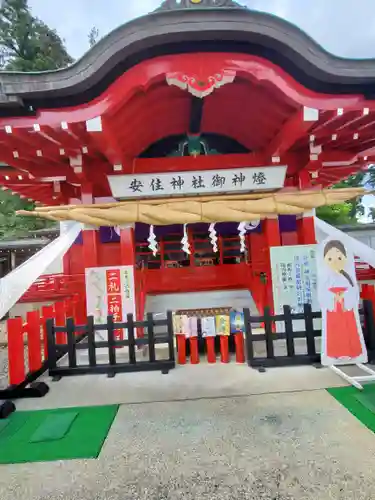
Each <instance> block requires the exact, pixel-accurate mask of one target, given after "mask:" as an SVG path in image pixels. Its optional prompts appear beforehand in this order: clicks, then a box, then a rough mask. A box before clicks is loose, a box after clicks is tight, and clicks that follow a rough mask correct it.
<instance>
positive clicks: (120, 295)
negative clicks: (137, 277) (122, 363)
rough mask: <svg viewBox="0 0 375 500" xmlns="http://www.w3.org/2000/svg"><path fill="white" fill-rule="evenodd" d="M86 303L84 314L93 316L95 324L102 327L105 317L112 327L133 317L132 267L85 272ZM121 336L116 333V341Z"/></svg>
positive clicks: (100, 268) (104, 268)
mask: <svg viewBox="0 0 375 500" xmlns="http://www.w3.org/2000/svg"><path fill="white" fill-rule="evenodd" d="M86 300H87V314H88V316H94V323H95V324H105V323H106V322H107V316H108V315H112V316H113V320H114V321H115V323H116V322H117V323H119V322H126V316H127V314H133V315H134V317H135V291H134V270H133V266H116V267H92V268H88V269H86ZM104 333H105V332H104ZM100 336H101V337H103V335H100ZM122 336H123V335H122V331H121V333H120V332H116V337H118V338H122ZM103 338H104V337H103Z"/></svg>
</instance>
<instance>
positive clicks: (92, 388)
mask: <svg viewBox="0 0 375 500" xmlns="http://www.w3.org/2000/svg"><path fill="white" fill-rule="evenodd" d="M43 379H45V381H46V382H47V383H48V384H49V386H50V393H49V394H47V396H45V397H44V398H41V399H29V400H27V399H25V400H22V401H18V402H17V408H18V409H19V410H34V409H44V408H58V407H68V406H89V405H106V404H121V403H123V404H128V403H145V402H146V403H148V402H158V401H184V400H187V399H200V398H219V397H231V396H243V395H244V396H248V395H253V394H265V393H277V392H290V391H310V390H317V389H323V388H326V387H339V386H343V385H346V383H345V382H343V380H342V379H341V378H339V377H338V376H337V375H335V374H334V373H333V372H331V371H330V370H328V369H320V370H317V369H316V368H314V367H312V366H297V367H287V368H272V369H269V370H267V372H266V373H259V372H258V371H257V370H253V369H251V368H249V367H248V366H247V364H246V365H237V364H236V363H230V364H229V365H226V364H222V363H217V364H215V365H209V364H207V363H201V364H199V365H185V366H179V365H178V366H177V367H176V368H175V369H174V370H171V371H170V373H169V375H162V374H161V373H160V372H157V371H155V372H144V373H122V374H118V375H116V377H115V378H113V379H108V378H107V377H106V376H105V375H84V376H76V377H64V378H62V379H61V380H60V381H59V382H51V381H50V378H49V377H47V376H44V377H43ZM0 498H1V497H0Z"/></svg>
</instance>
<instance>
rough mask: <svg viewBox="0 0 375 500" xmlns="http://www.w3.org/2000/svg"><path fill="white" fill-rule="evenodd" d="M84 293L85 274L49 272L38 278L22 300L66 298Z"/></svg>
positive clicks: (34, 300)
mask: <svg viewBox="0 0 375 500" xmlns="http://www.w3.org/2000/svg"><path fill="white" fill-rule="evenodd" d="M84 293H85V276H84V274H75V275H67V274H49V275H45V276H41V277H40V278H38V279H37V280H36V281H35V282H34V283H33V284H32V285H31V287H30V288H29V289H28V290H27V292H26V293H25V294H24V295H23V296H22V297H21V299H20V302H38V301H43V299H47V300H56V299H59V298H61V299H64V298H67V297H72V296H75V295H76V296H79V295H81V294H84Z"/></svg>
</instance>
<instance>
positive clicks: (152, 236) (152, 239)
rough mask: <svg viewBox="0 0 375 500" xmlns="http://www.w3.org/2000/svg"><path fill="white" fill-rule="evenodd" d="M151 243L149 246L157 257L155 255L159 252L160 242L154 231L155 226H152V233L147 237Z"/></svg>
mask: <svg viewBox="0 0 375 500" xmlns="http://www.w3.org/2000/svg"><path fill="white" fill-rule="evenodd" d="M147 241H148V243H149V245H148V248H149V249H150V250H151V251H152V255H153V256H154V257H155V255H156V254H157V253H158V242H157V241H156V234H155V232H154V226H152V225H151V226H150V234H149V237H148V239H147Z"/></svg>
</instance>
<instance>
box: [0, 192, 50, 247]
mask: <svg viewBox="0 0 375 500" xmlns="http://www.w3.org/2000/svg"><path fill="white" fill-rule="evenodd" d="M34 208H35V205H34V203H32V202H29V201H26V200H23V199H21V198H20V197H19V196H17V195H14V194H12V193H11V192H10V191H0V239H7V238H17V237H20V236H26V235H27V234H28V233H30V232H31V231H34V230H36V229H43V228H45V227H49V226H52V225H53V223H52V224H51V221H47V224H46V221H44V220H42V219H38V218H34V217H20V216H18V215H16V211H17V210H33V209H34Z"/></svg>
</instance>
